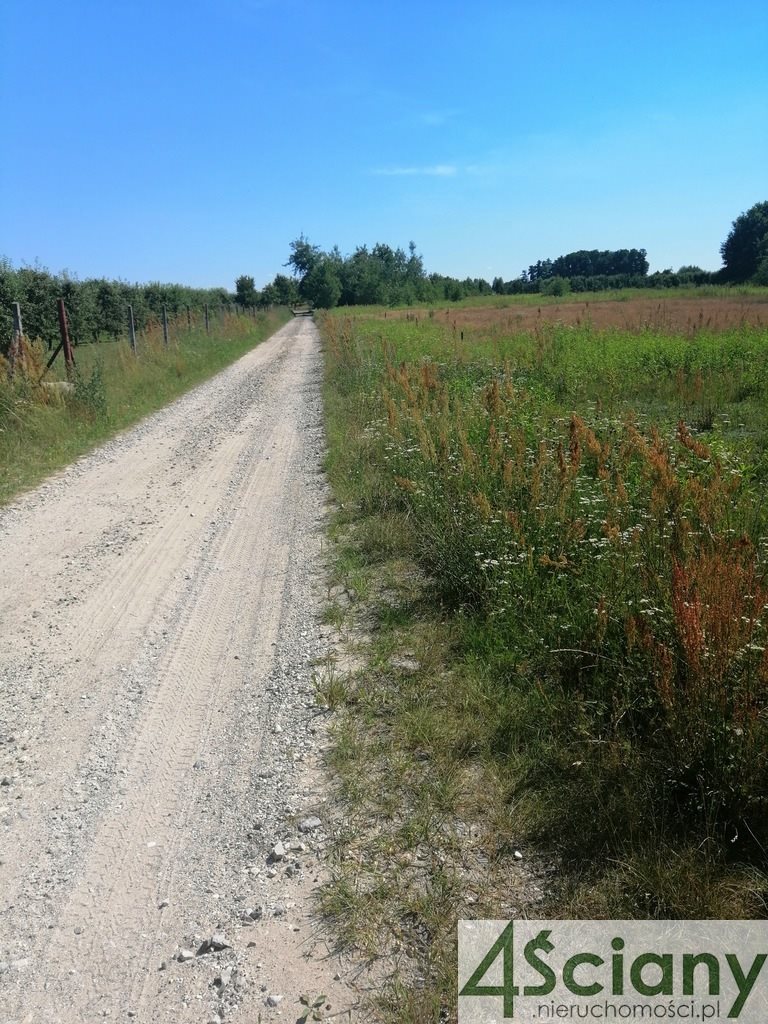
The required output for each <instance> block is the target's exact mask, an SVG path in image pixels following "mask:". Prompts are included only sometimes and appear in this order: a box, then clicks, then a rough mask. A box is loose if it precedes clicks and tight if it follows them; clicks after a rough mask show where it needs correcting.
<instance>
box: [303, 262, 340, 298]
mask: <svg viewBox="0 0 768 1024" xmlns="http://www.w3.org/2000/svg"><path fill="white" fill-rule="evenodd" d="M301 292H302V295H303V296H304V297H305V298H306V299H308V300H309V301H310V302H311V303H312V305H314V306H318V307H319V308H320V309H332V308H333V307H334V306H336V305H337V304H338V301H339V299H340V298H341V281H340V280H339V274H338V271H337V269H336V267H335V266H334V264H333V262H332V261H331V260H330V259H321V260H319V261H318V262H317V263H315V265H314V266H313V267H312V269H311V270H310V271H309V273H308V274H307V275H306V277H305V278H304V280H303V281H302V282H301Z"/></svg>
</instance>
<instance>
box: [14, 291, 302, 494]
mask: <svg viewBox="0 0 768 1024" xmlns="http://www.w3.org/2000/svg"><path fill="white" fill-rule="evenodd" d="M289 317H290V314H289V313H288V312H287V311H286V310H282V309H281V310H275V311H270V312H266V313H262V314H259V316H258V317H257V319H256V320H253V319H251V318H249V317H236V316H228V317H226V318H225V319H224V320H222V321H217V323H216V324H215V325H212V327H211V333H210V334H206V332H205V330H202V329H200V328H193V329H192V330H190V331H187V330H184V329H178V330H174V333H173V336H172V338H171V343H170V345H169V346H168V348H165V347H164V346H163V343H162V334H161V331H160V329H159V327H158V326H157V325H155V326H154V327H150V328H149V329H148V330H147V331H146V332H144V334H143V335H142V336H141V337H140V338H139V341H138V354H137V355H136V356H134V355H133V353H132V352H131V350H130V347H129V345H128V343H127V342H108V343H103V344H99V345H86V346H80V347H78V348H77V349H75V359H76V363H77V371H76V374H75V378H74V388H73V390H72V391H69V392H62V391H58V390H56V389H55V388H48V387H44V386H41V385H40V384H38V381H39V380H40V378H41V377H42V373H43V369H44V367H45V359H46V358H47V355H46V354H45V353H44V352H43V350H42V347H40V346H39V345H30V346H27V359H26V362H27V372H26V373H25V374H17V375H16V377H15V378H14V380H12V381H11V380H9V379H8V375H7V367H6V369H5V371H4V370H3V367H2V366H0V505H1V504H5V503H7V502H8V501H10V500H11V499H12V498H13V497H14V496H15V495H17V494H18V493H20V492H21V491H23V490H26V489H27V488H29V487H33V486H34V485H35V484H37V483H39V482H40V481H41V480H42V479H44V478H45V477H46V476H47V475H48V474H49V473H51V472H53V471H54V470H56V469H60V468H61V467H62V466H66V465H68V464H69V463H70V462H72V461H73V460H74V459H76V458H77V457H78V456H80V455H82V454H84V453H85V452H87V451H89V450H90V449H91V448H93V447H94V446H95V445H97V444H99V443H100V442H102V441H104V440H106V439H107V438H109V437H111V436H112V435H113V434H115V433H117V432H118V431H120V430H123V429H125V428H126V427H129V426H131V425H132V424H134V423H136V422H138V420H140V419H142V418H143V417H144V416H146V415H147V414H149V413H151V412H154V411H155V410H157V409H160V408H162V406H164V405H167V403H168V402H170V401H172V400H173V399H175V398H178V396H179V395H181V394H183V393H184V392H185V391H188V390H189V389H190V388H192V387H194V386H195V385H196V384H199V383H201V382H202V381H204V380H206V379H207V378H208V377H211V376H213V375H214V374H215V373H217V372H218V371H219V370H221V369H223V368H224V367H225V366H228V365H229V364H230V363H232V362H234V361H235V360H236V359H239V358H240V356H242V355H244V354H245V353H246V352H248V351H249V350H250V349H251V348H253V347H254V346H255V345H257V344H258V343H259V342H261V341H263V340H264V339H265V338H267V337H268V336H269V335H271V334H272V333H274V331H276V330H277V328H278V327H280V326H282V324H284V323H285V322H286V321H287V320H288V319H289ZM62 376H63V365H62V357H61V356H60V357H59V361H58V362H57V363H56V364H54V367H53V372H51V373H50V374H47V375H46V376H45V378H44V380H45V381H53V380H56V379H61V377H62Z"/></svg>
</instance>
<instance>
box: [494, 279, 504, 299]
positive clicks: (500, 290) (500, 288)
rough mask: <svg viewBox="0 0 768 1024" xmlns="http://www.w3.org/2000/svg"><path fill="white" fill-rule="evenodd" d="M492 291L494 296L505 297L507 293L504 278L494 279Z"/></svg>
mask: <svg viewBox="0 0 768 1024" xmlns="http://www.w3.org/2000/svg"><path fill="white" fill-rule="evenodd" d="M491 290H492V291H493V293H494V295H503V294H504V291H505V289H504V279H503V278H502V277H494V279H493V284H492V285H491Z"/></svg>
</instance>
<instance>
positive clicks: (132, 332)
mask: <svg viewBox="0 0 768 1024" xmlns="http://www.w3.org/2000/svg"><path fill="white" fill-rule="evenodd" d="M128 340H129V341H130V343H131V351H132V352H133V354H134V355H136V323H135V321H134V319H133V306H132V305H131V304H130V303H129V304H128Z"/></svg>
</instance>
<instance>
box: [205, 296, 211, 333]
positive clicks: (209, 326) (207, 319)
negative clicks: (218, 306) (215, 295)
mask: <svg viewBox="0 0 768 1024" xmlns="http://www.w3.org/2000/svg"><path fill="white" fill-rule="evenodd" d="M210 332H211V324H210V319H209V317H208V303H207V302H206V304H205V333H206V334H210Z"/></svg>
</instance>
